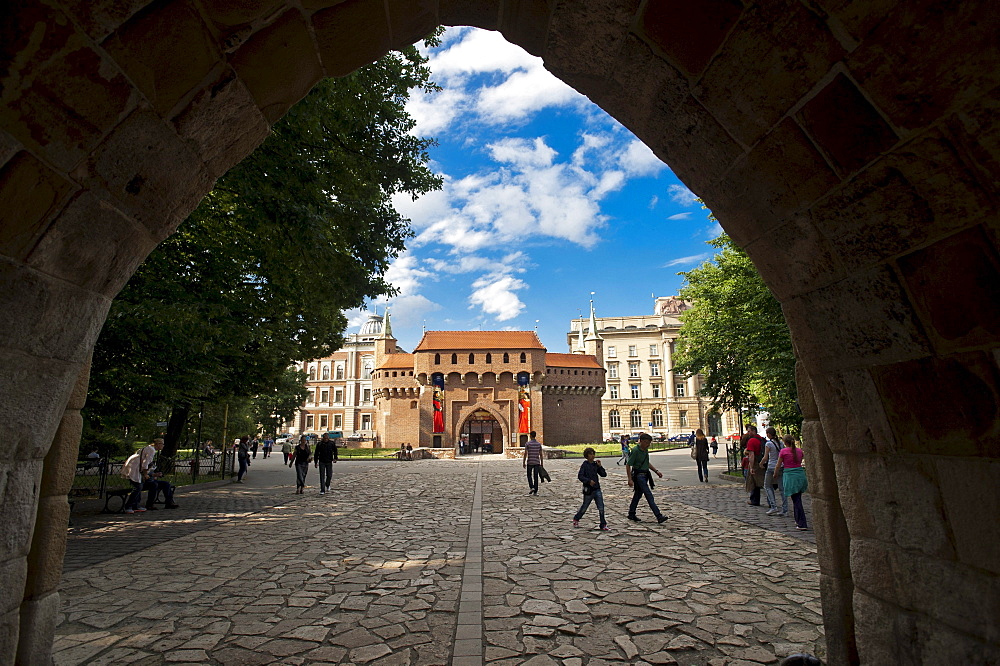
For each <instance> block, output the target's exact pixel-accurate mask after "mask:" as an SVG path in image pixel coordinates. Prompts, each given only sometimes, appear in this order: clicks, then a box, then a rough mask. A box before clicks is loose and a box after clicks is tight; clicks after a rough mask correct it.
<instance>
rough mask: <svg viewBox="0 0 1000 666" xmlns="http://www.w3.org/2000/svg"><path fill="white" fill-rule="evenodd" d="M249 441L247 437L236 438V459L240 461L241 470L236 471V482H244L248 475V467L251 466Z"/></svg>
mask: <svg viewBox="0 0 1000 666" xmlns="http://www.w3.org/2000/svg"><path fill="white" fill-rule="evenodd" d="M247 441H248V438H246V437H240V438H239V439H237V440H236V460H237V461H238V462H239V463H240V470H239V472H237V473H236V483H243V477H244V476H246V474H247V468H248V467H250V446H249V444H248V443H247Z"/></svg>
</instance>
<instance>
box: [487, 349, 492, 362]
mask: <svg viewBox="0 0 1000 666" xmlns="http://www.w3.org/2000/svg"><path fill="white" fill-rule="evenodd" d="M486 362H487V363H492V362H493V354H490V353H488V352H487V354H486Z"/></svg>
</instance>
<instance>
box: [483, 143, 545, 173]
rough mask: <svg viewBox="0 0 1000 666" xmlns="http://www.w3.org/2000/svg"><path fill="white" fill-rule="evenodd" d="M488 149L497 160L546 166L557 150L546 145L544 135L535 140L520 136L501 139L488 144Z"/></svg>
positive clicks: (522, 166) (522, 164) (518, 165)
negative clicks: (520, 137)
mask: <svg viewBox="0 0 1000 666" xmlns="http://www.w3.org/2000/svg"><path fill="white" fill-rule="evenodd" d="M486 149H487V150H488V151H489V153H490V155H492V157H493V159H494V160H496V161H497V162H503V163H506V164H512V165H514V166H517V167H521V168H526V167H545V166H549V165H551V164H552V160H553V158H554V157H555V156H556V151H554V150H552V149H551V148H549V147H548V146H547V145H545V138H544V137H537V138H536V139H535V140H534V141H529V140H528V139H519V138H507V139H500V140H499V141H496V142H494V143H491V144H487V146H486Z"/></svg>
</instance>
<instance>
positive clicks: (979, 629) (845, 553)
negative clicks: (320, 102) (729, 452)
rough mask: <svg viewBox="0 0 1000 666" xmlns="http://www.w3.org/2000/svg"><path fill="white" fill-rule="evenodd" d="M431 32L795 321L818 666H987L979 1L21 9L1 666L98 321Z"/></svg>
mask: <svg viewBox="0 0 1000 666" xmlns="http://www.w3.org/2000/svg"><path fill="white" fill-rule="evenodd" d="M438 23H443V24H449V25H475V26H478V27H482V28H487V29H493V30H499V31H500V32H502V33H503V34H504V36H505V37H507V39H509V40H510V41H512V42H514V43H516V44H519V45H521V46H522V47H524V48H525V49H526V50H528V51H529V52H531V53H533V54H536V55H540V56H542V57H543V58H544V60H545V63H546V66H547V67H548V68H549V69H550V70H551V71H553V72H554V73H555V74H556V75H558V76H559V77H560V78H562V79H563V80H564V81H566V82H567V83H569V84H570V85H572V86H574V87H575V88H577V89H578V90H580V91H581V92H583V93H585V94H587V95H588V96H589V97H590V98H591V99H593V100H594V101H595V102H597V103H598V104H599V105H600V106H602V107H603V108H604V109H605V110H607V111H608V112H609V113H611V114H612V115H613V116H615V117H616V118H617V119H618V120H620V121H621V122H622V123H623V124H624V125H625V126H627V127H628V128H630V129H631V130H632V131H633V132H634V133H635V134H636V135H637V136H638V137H639V138H640V139H642V140H643V141H644V142H645V143H646V144H647V145H648V146H649V147H650V148H652V149H653V151H654V152H655V153H656V154H657V155H659V156H660V157H661V158H662V159H664V161H666V162H667V163H668V164H669V165H670V166H671V167H672V168H673V169H674V171H675V172H676V173H677V174H678V176H680V178H681V179H682V180H683V181H684V182H685V183H686V184H687V185H688V186H689V187H690V188H691V189H692V190H693V191H694V192H696V193H697V194H699V195H701V196H702V197H703V198H704V199H705V200H706V202H707V203H708V204H709V205H710V207H711V208H712V210H714V211H715V212H716V214H717V216H718V218H719V220H720V222H721V223H722V225H723V226H724V228H725V229H726V231H727V232H729V234H730V235H731V236H733V238H735V239H736V240H737V241H738V242H739V243H741V244H742V245H744V246H745V247H746V248H747V250H748V251H749V252H750V254H751V256H752V257H753V259H754V261H755V262H756V263H757V265H758V267H759V268H760V270H761V272H762V274H763V275H764V277H765V279H766V281H767V283H768V284H769V286H770V287H771V289H772V290H773V291H774V292H775V294H776V295H777V296H778V298H779V299H780V300H781V301H782V304H783V307H784V309H785V312H786V315H787V319H788V320H789V322H790V324H791V327H792V333H793V339H794V344H795V347H796V350H797V353H798V356H799V358H800V361H801V362H800V369H799V386H800V387H801V390H802V395H801V399H800V402H801V404H802V408H803V412H804V413H805V415H806V418H807V421H806V427H805V444H806V447H807V451H808V455H809V456H810V458H811V459H812V460H813V461H814V462H813V468H812V472H813V488H814V497H815V500H814V502H813V508H814V512H815V516H816V522H817V531H818V532H819V535H820V561H821V564H822V571H823V574H822V586H823V604H824V617H825V622H826V630H827V636H828V640H829V644H830V649H829V655H830V660H831V661H832V662H834V663H846V662H851V661H855V660H857V659H858V656H859V655H860V657H861V659H862V660H864V661H866V662H874V661H890V662H896V661H912V662H925V663H933V662H944V661H949V662H961V661H967V662H982V661H989V660H990V659H991V658H993V659H995V658H996V655H997V653H998V651H1000V636H998V635H997V633H996V627H995V622H993V618H995V617H996V615H997V612H996V610H997V609H996V600H997V599H998V598H1000V593H998V592H1000V590H998V587H1000V567H998V565H997V562H1000V525H998V523H997V521H996V520H989V519H987V521H986V522H984V521H983V520H981V519H979V520H977V519H975V516H994V515H996V513H997V509H998V508H1000V499H998V493H997V490H996V484H995V478H996V472H997V469H998V465H1000V462H998V459H1000V407H998V405H1000V370H998V364H997V356H996V353H997V352H996V350H997V348H998V346H1000V344H998V339H1000V319H998V317H1000V315H998V314H997V313H998V312H1000V310H998V309H997V308H996V307H993V305H994V304H996V303H997V302H998V301H1000V298H998V296H1000V294H998V292H997V290H998V287H997V285H998V284H1000V256H998V249H997V248H998V240H997V237H998V229H1000V222H998V215H997V203H996V202H997V200H998V196H1000V187H998V185H997V183H998V182H1000V177H998V176H1000V148H998V146H1000V130H998V128H997V123H996V117H997V109H998V107H1000V93H998V92H997V90H998V85H1000V80H998V79H1000V67H998V61H1000V53H998V44H997V42H996V39H995V35H996V33H997V28H998V17H997V15H996V12H995V11H993V8H992V6H990V4H989V3H957V4H947V5H945V4H940V5H939V4H935V3H930V2H919V3H912V2H892V1H891V0H890V1H887V2H878V3H874V2H872V3H856V2H846V1H845V0H812V1H811V2H808V3H807V2H798V1H796V0H764V1H762V2H758V3H752V4H748V5H747V6H744V3H743V2H741V1H740V0H711V1H708V2H698V3H691V2H681V1H679V0H662V1H659V2H653V1H652V0H602V1H600V2H593V3H591V2H586V3H550V2H541V1H535V2H526V1H524V0H421V1H417V0H384V1H381V2H375V1H374V0H340V1H337V0H302V1H301V2H294V3H293V2H291V1H290V0H260V1H258V2H247V3H236V4H234V3H230V2H223V1H222V0H175V1H173V2H156V3H147V2H144V1H143V0H134V1H132V2H125V3H122V2H112V1H111V0H97V1H95V2H80V1H78V0H17V1H16V2H14V3H12V4H10V5H9V6H8V7H6V8H5V15H4V17H3V23H2V24H0V128H2V132H0V254H2V256H0V276H2V285H3V289H0V305H2V310H3V311H4V312H7V313H8V322H7V325H6V327H5V336H4V339H3V340H2V342H0V358H2V361H0V385H2V386H4V390H3V393H2V396H0V414H2V415H3V422H4V425H5V426H6V427H5V438H4V442H3V444H2V445H0V446H2V452H3V455H2V456H0V460H2V461H3V462H0V478H2V482H0V493H2V495H0V496H2V500H0V501H2V505H3V510H4V515H5V517H6V524H5V539H4V540H3V542H2V544H0V572H2V581H3V583H4V584H3V589H5V590H7V591H8V593H7V594H5V595H3V597H2V599H0V604H2V606H0V660H3V661H5V662H9V661H13V659H14V653H15V651H16V652H17V654H18V655H19V656H18V658H19V660H20V661H21V662H23V663H41V662H44V661H46V660H47V655H48V646H49V644H50V643H51V637H52V625H53V619H54V617H55V612H56V609H57V607H58V595H57V593H56V592H55V590H56V587H57V584H58V579H59V568H60V567H59V563H60V562H61V560H62V555H63V551H64V548H65V530H64V526H65V524H66V517H67V512H68V507H67V505H66V501H65V491H66V488H67V487H68V483H69V477H70V476H71V471H70V470H71V469H72V462H73V458H74V456H75V454H76V442H77V439H78V434H79V430H80V417H79V409H80V407H81V406H82V404H83V402H84V398H85V395H86V377H87V363H88V358H89V353H90V350H91V347H92V345H93V342H94V340H95V338H96V336H97V333H98V331H99V330H100V326H101V324H102V322H103V318H104V316H105V313H106V311H107V307H108V304H109V299H110V298H112V297H113V296H114V295H115V294H116V293H117V291H118V289H119V288H120V287H121V285H122V284H123V283H124V281H125V280H126V279H127V278H128V276H129V275H130V274H131V272H132V271H133V270H134V268H135V266H136V265H137V264H138V263H139V262H141V261H142V259H143V258H144V257H145V256H146V254H147V253H148V252H149V251H150V250H151V249H152V248H153V247H154V246H155V244H156V243H157V242H158V241H159V240H161V239H162V238H164V237H165V236H167V235H168V234H169V233H170V232H171V231H172V230H173V229H174V228H175V227H176V225H177V224H178V223H179V221H180V220H181V219H183V217H184V216H185V215H186V214H187V213H188V212H189V211H190V210H192V208H193V207H194V206H195V205H196V203H197V202H198V200H199V199H200V198H201V197H202V196H203V195H204V194H205V192H206V191H208V189H209V188H210V187H211V184H212V182H213V180H214V179H215V178H216V177H217V176H218V175H219V174H221V173H223V172H224V171H225V170H226V169H227V168H228V167H229V166H230V165H232V164H233V163H235V162H237V161H238V160H239V159H241V158H242V157H243V156H245V155H246V154H247V153H248V152H249V151H250V150H252V148H253V147H254V146H256V145H257V144H258V143H259V142H260V141H261V140H262V138H263V137H264V136H265V134H266V132H267V128H268V125H269V124H270V123H271V122H273V121H274V120H275V119H277V118H278V117H280V116H281V115H282V113H284V112H285V111H286V110H287V109H288V108H289V107H290V106H291V105H292V104H293V103H294V102H295V101H297V100H298V99H300V98H301V97H302V96H303V95H304V94H305V93H306V92H307V91H308V90H309V88H310V87H311V86H312V85H313V84H315V82H316V81H317V80H319V79H320V78H321V77H322V76H335V75H338V74H343V73H345V72H348V71H350V70H352V69H354V68H355V67H357V66H360V65H362V64H364V63H367V62H370V61H372V60H374V59H375V58H377V57H378V56H379V55H381V54H382V53H384V52H385V51H386V50H387V49H389V48H391V47H393V46H395V45H401V44H405V43H409V42H412V41H413V40H414V39H416V38H418V37H419V36H421V35H422V34H424V33H426V32H428V31H429V30H430V29H432V28H433V27H434V26H436V25H437V24H438ZM973 506H975V507H976V510H975V511H973V510H972V509H971V507H973ZM970 609H976V610H975V612H973V611H972V610H970Z"/></svg>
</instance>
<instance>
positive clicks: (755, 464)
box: [743, 425, 764, 506]
mask: <svg viewBox="0 0 1000 666" xmlns="http://www.w3.org/2000/svg"><path fill="white" fill-rule="evenodd" d="M763 451H764V442H762V441H761V439H760V436H759V435H758V434H757V426H755V425H749V426H747V434H746V452H747V467H746V470H747V473H746V481H745V482H744V486H743V488H744V490H746V491H747V504H749V505H750V506H760V489H761V488H763V487H764V470H762V469H761V468H760V461H761V457H762V454H763Z"/></svg>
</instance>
